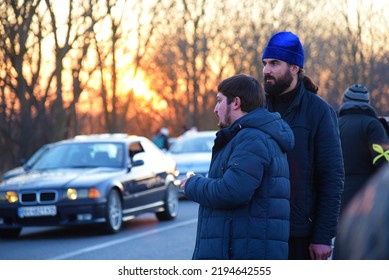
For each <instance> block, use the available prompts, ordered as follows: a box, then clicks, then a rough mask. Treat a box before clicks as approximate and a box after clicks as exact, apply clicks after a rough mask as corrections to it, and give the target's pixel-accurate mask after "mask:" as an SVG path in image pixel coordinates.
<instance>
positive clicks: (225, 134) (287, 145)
mask: <svg viewBox="0 0 389 280" xmlns="http://www.w3.org/2000/svg"><path fill="white" fill-rule="evenodd" d="M243 128H254V129H258V130H261V131H263V132H264V133H266V134H268V135H270V136H271V137H272V138H273V139H274V140H275V141H276V142H277V143H278V145H279V146H280V147H281V148H282V150H283V151H284V152H287V151H289V150H291V149H292V148H293V147H294V136H293V132H292V130H291V128H290V127H289V125H288V124H287V123H286V122H285V121H284V120H282V119H281V116H280V114H279V113H277V112H275V113H271V112H269V111H268V110H266V109H265V108H258V109H255V110H253V111H251V112H249V113H247V114H246V115H244V116H243V117H241V118H239V119H238V120H236V121H235V122H234V123H233V124H232V125H231V126H230V127H228V128H225V129H222V130H219V132H218V133H217V138H216V140H215V144H217V142H219V141H220V140H221V141H223V140H224V141H226V142H228V141H229V140H230V139H232V138H233V137H234V136H235V135H236V134H237V133H238V132H239V131H240V130H241V129H243ZM218 138H222V139H223V140H222V139H220V140H219V139H218Z"/></svg>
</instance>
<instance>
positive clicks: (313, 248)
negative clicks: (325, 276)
mask: <svg viewBox="0 0 389 280" xmlns="http://www.w3.org/2000/svg"><path fill="white" fill-rule="evenodd" d="M331 253H332V246H331V245H324V244H313V243H311V244H309V255H310V256H311V259H312V260H326V259H328V258H329V257H330V256H331Z"/></svg>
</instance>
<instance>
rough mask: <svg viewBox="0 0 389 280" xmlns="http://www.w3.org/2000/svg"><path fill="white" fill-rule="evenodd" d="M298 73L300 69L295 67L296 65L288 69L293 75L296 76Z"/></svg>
mask: <svg viewBox="0 0 389 280" xmlns="http://www.w3.org/2000/svg"><path fill="white" fill-rule="evenodd" d="M299 71H300V67H299V66H297V65H292V66H291V67H290V72H291V73H292V74H294V75H296V74H298V72H299Z"/></svg>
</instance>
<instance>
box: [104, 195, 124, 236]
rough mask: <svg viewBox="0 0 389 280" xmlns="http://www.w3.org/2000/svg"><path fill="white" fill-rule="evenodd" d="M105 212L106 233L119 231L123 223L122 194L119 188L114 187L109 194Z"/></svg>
mask: <svg viewBox="0 0 389 280" xmlns="http://www.w3.org/2000/svg"><path fill="white" fill-rule="evenodd" d="M105 211H106V214H105V220H106V221H105V224H104V228H103V229H104V232H105V233H109V234H112V233H117V232H118V231H120V229H121V227H122V224H123V207H122V200H121V199H120V194H119V192H118V191H117V190H115V189H112V190H111V191H110V193H109V195H108V199H107V205H106V210H105Z"/></svg>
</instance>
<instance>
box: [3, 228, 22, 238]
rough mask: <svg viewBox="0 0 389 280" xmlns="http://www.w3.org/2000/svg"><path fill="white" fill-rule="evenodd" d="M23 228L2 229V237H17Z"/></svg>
mask: <svg viewBox="0 0 389 280" xmlns="http://www.w3.org/2000/svg"><path fill="white" fill-rule="evenodd" d="M21 231H22V228H11V229H0V238H17V237H18V236H19V234H20V232H21Z"/></svg>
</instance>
